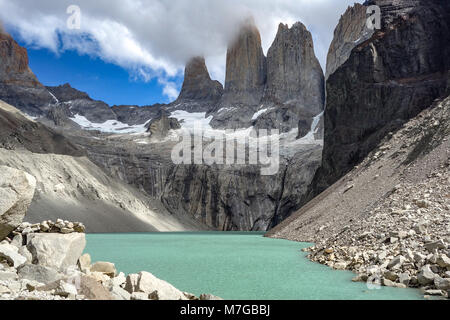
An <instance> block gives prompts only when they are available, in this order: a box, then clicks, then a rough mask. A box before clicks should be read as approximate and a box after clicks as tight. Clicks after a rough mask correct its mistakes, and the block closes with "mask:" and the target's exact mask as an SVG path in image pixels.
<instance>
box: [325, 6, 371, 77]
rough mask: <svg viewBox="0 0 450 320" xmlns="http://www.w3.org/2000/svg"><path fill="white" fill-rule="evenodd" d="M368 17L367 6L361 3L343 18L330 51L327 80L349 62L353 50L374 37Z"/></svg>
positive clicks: (350, 8) (351, 8)
mask: <svg viewBox="0 0 450 320" xmlns="http://www.w3.org/2000/svg"><path fill="white" fill-rule="evenodd" d="M367 17H368V16H367V6H364V5H362V4H359V3H356V4H355V5H354V6H353V7H349V8H348V9H347V11H345V13H344V14H343V15H342V16H341V19H340V20H339V24H338V25H337V27H336V29H335V30H334V38H333V41H332V42H331V45H330V49H329V51H328V56H327V70H326V78H327V79H328V77H329V76H330V74H333V73H334V72H335V71H336V69H338V68H339V67H340V66H341V65H342V64H343V63H344V62H345V61H347V60H348V58H349V57H350V54H351V52H352V50H353V48H355V47H356V46H357V45H358V44H360V43H362V42H364V41H366V40H367V39H369V38H370V37H372V35H373V33H374V30H371V29H369V28H367V23H366V22H367Z"/></svg>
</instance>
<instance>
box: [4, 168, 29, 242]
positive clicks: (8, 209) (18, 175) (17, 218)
mask: <svg viewBox="0 0 450 320" xmlns="http://www.w3.org/2000/svg"><path fill="white" fill-rule="evenodd" d="M35 189H36V179H35V178H34V177H33V176H31V175H29V174H28V173H26V172H24V171H20V170H16V169H12V168H9V167H5V166H0V241H1V240H3V239H4V238H5V237H6V236H8V234H9V233H10V232H11V231H13V230H14V229H16V228H17V227H18V226H19V225H20V224H21V223H22V220H23V218H24V217H25V214H26V212H27V210H28V207H29V206H30V204H31V201H32V200H33V196H34V191H35Z"/></svg>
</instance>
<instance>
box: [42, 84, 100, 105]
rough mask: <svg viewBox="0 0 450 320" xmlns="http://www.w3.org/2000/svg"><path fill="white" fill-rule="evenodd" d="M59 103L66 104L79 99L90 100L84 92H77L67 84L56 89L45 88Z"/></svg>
mask: <svg viewBox="0 0 450 320" xmlns="http://www.w3.org/2000/svg"><path fill="white" fill-rule="evenodd" d="M47 89H48V91H50V92H51V93H52V94H53V95H54V96H55V97H56V98H57V99H58V101H59V102H67V101H73V100H79V99H86V100H92V99H91V98H90V97H89V95H88V94H87V93H85V92H82V91H79V90H77V89H75V88H72V86H71V85H70V84H68V83H66V84H63V85H61V86H57V87H47Z"/></svg>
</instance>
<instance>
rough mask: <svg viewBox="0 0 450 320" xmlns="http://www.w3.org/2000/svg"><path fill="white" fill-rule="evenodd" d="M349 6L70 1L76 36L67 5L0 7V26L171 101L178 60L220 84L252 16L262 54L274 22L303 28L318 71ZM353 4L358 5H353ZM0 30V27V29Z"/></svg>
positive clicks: (344, 1)
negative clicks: (116, 70)
mask: <svg viewBox="0 0 450 320" xmlns="http://www.w3.org/2000/svg"><path fill="white" fill-rule="evenodd" d="M353 2H355V0H339V1H335V0H277V1H273V0H170V1H169V0H96V1H91V0H78V1H77V2H76V3H77V5H78V6H79V7H80V9H81V20H80V22H81V24H80V30H70V29H69V28H68V27H67V19H68V18H69V14H68V13H67V8H68V7H69V6H70V5H72V4H73V0H59V1H54V0H21V1H11V0H0V7H1V8H2V10H1V11H0V20H2V21H3V22H4V23H5V24H6V26H7V28H8V29H11V30H14V31H15V32H17V33H18V34H19V35H20V37H21V38H22V39H23V40H24V41H25V42H26V43H27V44H28V45H30V46H34V47H39V48H46V49H49V50H51V51H53V52H55V53H60V52H62V51H64V50H76V51H77V52H78V53H80V54H86V55H91V56H95V57H99V58H101V59H102V60H104V61H106V62H110V63H114V64H116V65H119V66H121V67H123V68H125V69H127V70H129V72H130V74H131V76H132V77H136V78H140V79H143V80H145V81H148V80H150V79H153V78H155V77H156V78H158V81H159V83H160V84H162V85H163V86H164V88H165V89H164V91H165V92H164V93H165V94H166V95H167V96H168V97H170V98H171V99H172V98H173V97H176V95H177V93H178V89H177V86H176V84H175V83H174V82H173V78H174V77H176V76H177V75H181V74H182V72H183V70H184V64H185V63H186V61H187V60H188V59H189V58H191V57H193V56H197V55H203V56H205V58H206V61H207V64H208V68H209V70H210V73H211V74H212V77H213V78H215V79H217V80H219V81H221V82H223V81H224V77H225V54H226V49H227V45H228V43H229V42H230V40H231V39H232V38H233V36H234V35H235V33H236V32H237V28H238V26H239V25H240V23H241V21H242V20H243V19H245V18H247V17H248V16H250V15H251V16H253V17H254V18H255V20H256V24H257V26H258V28H259V29H260V32H261V37H262V42H263V47H264V50H265V52H267V50H268V48H269V47H270V45H271V43H272V41H273V39H274V37H275V35H276V32H277V29H278V24H279V23H280V22H283V23H287V24H292V23H294V22H296V21H301V22H303V23H304V24H305V25H306V26H307V27H308V28H309V29H310V31H311V32H312V34H313V38H314V41H315V49H316V55H317V56H318V58H319V60H320V61H321V63H322V66H325V60H326V54H327V51H328V46H329V44H330V42H331V40H332V36H333V31H334V28H335V26H336V24H337V22H338V20H339V17H340V16H341V14H342V13H343V12H344V11H345V9H346V8H347V6H348V5H352V4H353ZM359 2H361V1H359ZM0 30H1V26H0Z"/></svg>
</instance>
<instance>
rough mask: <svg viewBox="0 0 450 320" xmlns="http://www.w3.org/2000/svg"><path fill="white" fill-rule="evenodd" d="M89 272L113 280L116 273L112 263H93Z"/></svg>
mask: <svg viewBox="0 0 450 320" xmlns="http://www.w3.org/2000/svg"><path fill="white" fill-rule="evenodd" d="M91 272H101V273H103V274H105V275H107V276H109V277H110V278H114V277H115V276H116V273H117V271H116V267H115V265H114V263H111V262H103V261H100V262H96V263H94V264H93V265H92V266H91Z"/></svg>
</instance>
